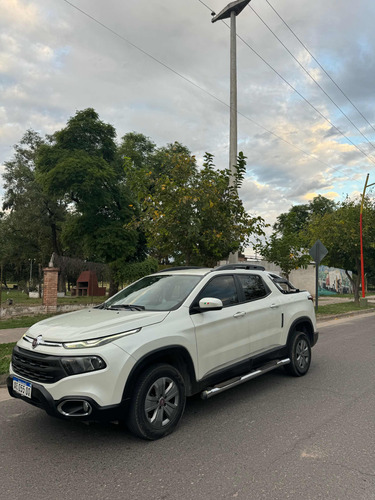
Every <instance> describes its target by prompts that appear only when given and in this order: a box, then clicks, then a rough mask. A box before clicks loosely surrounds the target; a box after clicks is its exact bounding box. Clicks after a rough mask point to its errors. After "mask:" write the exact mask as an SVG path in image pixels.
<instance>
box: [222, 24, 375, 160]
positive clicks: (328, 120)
mask: <svg viewBox="0 0 375 500" xmlns="http://www.w3.org/2000/svg"><path fill="white" fill-rule="evenodd" d="M223 23H224V24H225V26H227V27H228V28H229V29H230V26H229V25H228V24H227V23H225V22H224V21H223ZM237 37H238V38H239V39H240V40H241V41H242V42H243V43H244V44H245V45H246V46H247V47H248V48H249V49H250V50H251V51H252V52H254V54H255V55H256V56H258V57H259V58H260V59H261V60H262V61H263V62H264V63H265V64H266V65H267V66H268V67H269V68H270V69H272V71H273V72H274V73H276V75H277V76H278V77H279V78H281V79H282V80H283V82H285V83H286V84H287V85H288V86H289V87H290V88H291V89H292V90H294V92H295V93H296V94H298V95H299V96H300V97H301V99H303V100H304V101H305V102H306V103H307V104H308V105H309V106H310V107H311V108H312V109H313V110H314V111H315V112H316V113H318V114H319V115H320V116H321V117H322V118H323V119H324V120H325V121H326V122H328V123H329V124H330V125H331V127H333V128H334V129H335V130H337V132H339V134H341V135H342V136H343V137H344V138H345V139H346V140H347V141H348V142H350V144H352V145H353V146H354V147H355V148H356V149H358V151H360V152H361V153H362V154H363V155H364V156H366V157H367V158H368V160H369V161H371V163H374V164H375V160H374V159H373V158H371V156H369V155H368V154H367V153H366V152H365V151H363V150H362V149H361V148H360V147H359V146H357V145H356V144H355V143H354V142H353V141H352V140H351V139H349V137H347V136H346V135H345V134H344V133H343V132H342V131H341V130H340V129H339V128H338V127H336V125H334V124H333V123H332V122H331V120H330V119H329V118H327V117H326V116H324V115H323V113H322V112H321V111H319V109H318V108H317V107H315V106H314V105H313V104H312V103H311V102H310V101H309V100H308V99H307V98H306V97H305V96H304V95H302V94H301V92H299V91H298V90H297V89H296V88H295V87H294V86H293V85H292V84H291V83H289V82H288V80H286V78H284V77H283V76H282V75H281V74H280V73H279V72H278V71H277V70H276V69H275V68H274V67H273V66H272V65H271V64H270V63H269V62H267V61H266V60H265V59H264V57H262V56H261V55H260V54H259V52H257V51H256V50H255V49H254V48H253V47H252V46H251V45H250V44H248V43H247V42H246V40H244V38H242V37H241V36H240V35H238V34H237Z"/></svg>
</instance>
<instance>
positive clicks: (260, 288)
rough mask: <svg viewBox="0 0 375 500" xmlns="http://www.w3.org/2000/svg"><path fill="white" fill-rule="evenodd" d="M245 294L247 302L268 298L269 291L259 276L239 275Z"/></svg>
mask: <svg viewBox="0 0 375 500" xmlns="http://www.w3.org/2000/svg"><path fill="white" fill-rule="evenodd" d="M237 277H238V279H239V280H240V283H241V286H242V289H243V293H244V295H245V299H246V300H255V299H261V298H262V297H266V296H267V295H268V294H269V289H268V287H267V285H266V284H265V283H264V281H263V280H262V278H261V277H260V276H258V275H257V274H248V275H247V276H246V275H244V274H238V275H237Z"/></svg>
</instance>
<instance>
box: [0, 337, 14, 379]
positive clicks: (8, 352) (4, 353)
mask: <svg viewBox="0 0 375 500" xmlns="http://www.w3.org/2000/svg"><path fill="white" fill-rule="evenodd" d="M15 345H16V344H15V342H11V343H10V344H0V375H4V374H6V373H8V372H9V363H10V358H11V356H12V349H13V346H15Z"/></svg>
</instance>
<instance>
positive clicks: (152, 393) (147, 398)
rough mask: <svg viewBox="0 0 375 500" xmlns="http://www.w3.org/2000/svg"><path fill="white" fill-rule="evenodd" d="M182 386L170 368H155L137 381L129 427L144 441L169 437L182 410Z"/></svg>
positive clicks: (161, 365) (175, 373)
mask: <svg viewBox="0 0 375 500" xmlns="http://www.w3.org/2000/svg"><path fill="white" fill-rule="evenodd" d="M185 400H186V396H185V385H184V380H183V378H182V376H181V374H180V373H179V372H178V370H176V369H175V368H174V367H173V366H171V365H167V364H157V365H153V366H151V367H150V368H148V369H147V370H146V371H145V372H144V373H143V374H142V375H141V376H140V378H139V380H138V382H137V384H136V386H135V389H134V393H133V398H132V401H131V404H130V408H129V414H128V422H127V424H128V427H129V429H130V431H131V432H133V434H135V435H137V436H139V437H141V438H143V439H150V440H154V439H159V438H161V437H164V436H166V435H167V434H170V433H171V432H172V431H173V430H174V429H175V427H176V426H177V424H178V422H179V421H180V419H181V417H182V414H183V412H184V409H185Z"/></svg>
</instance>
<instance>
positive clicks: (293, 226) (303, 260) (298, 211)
mask: <svg viewBox="0 0 375 500" xmlns="http://www.w3.org/2000/svg"><path fill="white" fill-rule="evenodd" d="M334 208H335V203H334V202H333V201H331V200H329V199H328V198H325V197H324V196H321V195H319V196H317V197H315V198H314V199H313V200H312V201H311V202H309V203H306V204H303V205H295V206H293V207H292V208H291V209H290V210H289V211H288V212H285V213H282V214H280V215H279V216H278V217H277V219H276V223H275V224H274V226H273V233H272V234H271V236H270V237H269V238H268V239H266V241H265V242H263V241H260V240H259V241H258V244H257V245H256V246H255V248H256V250H257V251H258V252H259V253H260V254H261V255H262V256H263V257H264V258H265V259H267V260H268V261H270V262H274V263H275V264H277V265H278V266H280V268H281V270H282V272H283V273H284V274H285V276H286V277H289V274H290V272H291V271H293V270H294V269H298V268H300V267H303V268H306V267H307V265H308V264H309V263H310V262H311V257H310V255H309V253H308V248H309V243H310V242H309V238H308V237H307V236H306V233H305V231H306V229H307V228H308V227H309V224H310V223H311V221H312V220H313V219H314V218H315V217H318V216H322V215H324V214H327V213H332V212H333V211H334Z"/></svg>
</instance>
